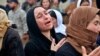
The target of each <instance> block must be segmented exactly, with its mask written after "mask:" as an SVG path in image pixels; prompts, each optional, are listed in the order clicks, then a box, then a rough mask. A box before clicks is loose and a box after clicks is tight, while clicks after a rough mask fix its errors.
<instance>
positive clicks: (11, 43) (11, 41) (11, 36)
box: [4, 29, 25, 56]
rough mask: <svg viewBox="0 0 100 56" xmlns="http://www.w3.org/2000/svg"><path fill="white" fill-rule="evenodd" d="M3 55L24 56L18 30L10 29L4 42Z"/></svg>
mask: <svg viewBox="0 0 100 56" xmlns="http://www.w3.org/2000/svg"><path fill="white" fill-rule="evenodd" d="M4 56H25V55H24V50H23V47H22V43H21V40H20V37H19V34H18V32H16V31H15V30H13V29H12V30H10V31H9V32H8V34H7V38H5V42H4Z"/></svg>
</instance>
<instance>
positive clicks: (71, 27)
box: [67, 6, 99, 54]
mask: <svg viewBox="0 0 100 56" xmlns="http://www.w3.org/2000/svg"><path fill="white" fill-rule="evenodd" d="M98 11H99V9H97V8H93V7H89V6H81V7H79V8H76V9H75V10H74V11H73V13H72V14H71V16H70V18H69V19H70V21H69V24H68V26H67V35H68V37H67V42H69V43H70V44H71V45H72V46H73V47H74V48H75V49H76V50H77V51H78V52H79V53H81V54H82V51H81V46H85V47H86V50H87V52H88V53H89V52H91V51H92V49H93V48H94V46H93V43H95V42H96V37H97V35H98V34H97V33H95V32H93V31H90V30H88V29H87V26H88V24H89V23H90V22H91V21H92V20H93V19H94V18H95V16H96V15H97V12H98Z"/></svg>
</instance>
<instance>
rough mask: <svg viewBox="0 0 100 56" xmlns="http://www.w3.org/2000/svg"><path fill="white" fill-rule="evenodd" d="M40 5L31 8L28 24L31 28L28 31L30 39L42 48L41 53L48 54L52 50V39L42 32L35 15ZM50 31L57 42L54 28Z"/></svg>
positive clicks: (28, 14)
mask: <svg viewBox="0 0 100 56" xmlns="http://www.w3.org/2000/svg"><path fill="white" fill-rule="evenodd" d="M38 7H40V6H36V7H34V8H33V9H31V10H29V11H28V13H27V26H28V29H29V31H28V32H29V37H30V40H32V41H33V42H32V43H34V45H38V47H39V49H40V53H42V54H48V52H49V51H50V46H51V41H50V40H48V39H47V38H46V36H44V35H43V34H42V33H41V31H40V29H39V27H38V25H37V23H36V20H35V16H34V10H35V9H36V8H38ZM50 32H51V36H52V37H53V38H54V39H55V40H56V43H57V42H58V40H57V38H56V35H55V32H54V29H51V30H50ZM41 50H42V51H41Z"/></svg>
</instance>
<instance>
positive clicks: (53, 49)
mask: <svg viewBox="0 0 100 56" xmlns="http://www.w3.org/2000/svg"><path fill="white" fill-rule="evenodd" d="M65 42H66V38H63V39H61V40H60V41H59V42H58V44H56V43H55V39H53V40H52V44H51V50H52V51H55V52H56V51H57V50H58V49H59V48H60V47H61V46H62V45H63V44H64V43H65Z"/></svg>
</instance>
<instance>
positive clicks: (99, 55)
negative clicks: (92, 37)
mask: <svg viewBox="0 0 100 56" xmlns="http://www.w3.org/2000/svg"><path fill="white" fill-rule="evenodd" d="M82 56H100V46H99V47H97V48H96V49H94V50H93V51H92V52H90V53H89V54H87V52H86V48H85V47H84V46H82Z"/></svg>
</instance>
